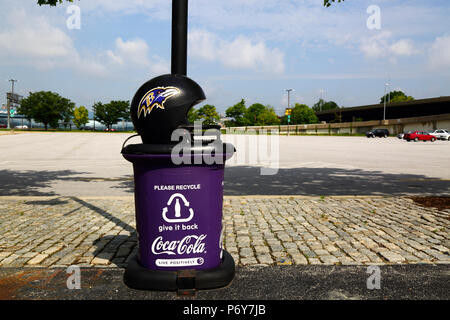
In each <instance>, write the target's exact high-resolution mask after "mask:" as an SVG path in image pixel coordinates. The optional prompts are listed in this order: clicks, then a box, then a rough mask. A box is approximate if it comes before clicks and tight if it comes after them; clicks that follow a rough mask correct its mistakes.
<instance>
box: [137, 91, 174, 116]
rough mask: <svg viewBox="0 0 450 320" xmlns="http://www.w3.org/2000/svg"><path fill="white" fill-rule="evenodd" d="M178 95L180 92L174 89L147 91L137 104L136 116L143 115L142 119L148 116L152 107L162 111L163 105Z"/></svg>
mask: <svg viewBox="0 0 450 320" xmlns="http://www.w3.org/2000/svg"><path fill="white" fill-rule="evenodd" d="M179 93H180V90H179V89H178V88H175V87H157V88H153V89H152V90H150V91H148V92H147V93H146V94H145V95H144V96H143V97H142V99H141V101H140V102H139V107H138V110H137V116H138V118H139V117H140V115H141V113H142V112H143V113H144V117H145V116H147V114H149V113H150V112H151V111H152V110H153V108H154V107H157V108H159V109H164V103H165V102H166V100H167V99H169V98H170V97H173V96H175V95H177V94H179Z"/></svg>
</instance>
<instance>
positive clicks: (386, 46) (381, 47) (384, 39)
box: [359, 31, 417, 61]
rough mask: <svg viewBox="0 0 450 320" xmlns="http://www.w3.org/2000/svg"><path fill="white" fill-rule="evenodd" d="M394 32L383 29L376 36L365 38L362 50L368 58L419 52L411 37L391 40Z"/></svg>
mask: <svg viewBox="0 0 450 320" xmlns="http://www.w3.org/2000/svg"><path fill="white" fill-rule="evenodd" d="M391 38H392V32H390V31H382V32H380V33H377V34H376V35H374V36H371V37H368V38H363V39H362V40H361V44H360V47H359V48H360V50H361V52H362V53H363V54H364V56H365V57H366V58H380V57H388V56H389V57H391V58H393V60H391V61H395V57H400V56H411V55H413V54H416V53H417V50H416V48H415V46H414V43H413V41H412V40H410V39H400V40H398V41H393V40H391Z"/></svg>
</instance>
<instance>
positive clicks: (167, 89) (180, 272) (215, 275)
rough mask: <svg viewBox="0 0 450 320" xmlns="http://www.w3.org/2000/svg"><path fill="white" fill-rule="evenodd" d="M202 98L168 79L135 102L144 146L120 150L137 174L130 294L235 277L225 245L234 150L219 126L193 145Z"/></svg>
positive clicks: (187, 83) (193, 88) (194, 87)
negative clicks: (193, 117) (194, 113)
mask: <svg viewBox="0 0 450 320" xmlns="http://www.w3.org/2000/svg"><path fill="white" fill-rule="evenodd" d="M149 96H150V98H148V97H149ZM203 99H204V93H203V91H202V90H201V88H200V87H199V86H198V84H196V83H195V82H194V81H193V80H191V79H189V78H187V77H185V76H180V75H164V76H160V77H157V78H154V79H152V80H150V81H148V82H147V83H145V84H144V85H143V86H142V87H141V88H140V89H139V90H138V91H137V93H136V95H135V97H134V98H133V101H132V103H131V118H132V120H133V123H134V125H135V128H136V130H137V132H138V134H139V135H140V136H141V138H142V141H143V143H140V144H130V145H127V146H124V147H122V155H123V156H124V158H125V159H127V160H128V161H130V162H131V163H132V164H133V171H134V187H135V188H134V193H135V208H136V230H137V234H138V245H139V250H138V252H139V254H138V255H137V256H136V257H133V258H132V259H131V260H130V262H129V263H128V265H127V268H126V270H125V273H124V281H125V283H126V284H127V285H128V286H130V287H132V288H136V289H145V290H185V289H212V288H218V287H223V286H226V285H228V284H229V283H230V282H231V280H232V279H233V277H234V272H235V265H234V260H233V258H232V257H231V255H230V254H229V253H227V252H226V251H225V250H223V247H222V231H223V230H222V204H223V183H224V168H225V161H226V160H228V159H229V158H231V157H232V156H233V154H234V152H235V150H234V146H232V145H231V144H227V143H223V142H222V141H221V139H220V130H219V129H220V126H218V125H212V126H206V127H205V126H203V127H202V129H201V131H200V135H201V134H202V132H204V131H205V130H209V131H207V132H208V136H209V138H208V137H207V139H203V138H205V136H203V135H201V138H202V139H200V140H197V141H196V140H195V138H196V137H197V135H196V134H194V132H196V126H193V125H190V124H189V123H187V119H186V116H187V113H188V111H189V109H190V108H191V107H192V106H193V105H194V104H195V103H198V102H199V101H201V100H203ZM176 130H179V131H176ZM210 130H213V133H214V134H213V136H214V137H213V138H211V136H210V134H211V131H210ZM197 131H198V130H197ZM174 132H176V133H178V135H176V136H175V138H174V136H173V133H174ZM177 139H178V140H177ZM125 143H126V141H125ZM125 143H124V145H125ZM174 150H177V152H175V151H174ZM177 160H179V161H177ZM180 162H181V163H180Z"/></svg>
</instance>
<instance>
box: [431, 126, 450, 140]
mask: <svg viewBox="0 0 450 320" xmlns="http://www.w3.org/2000/svg"><path fill="white" fill-rule="evenodd" d="M430 134H432V135H433V136H435V137H436V138H437V139H439V140H448V141H450V132H449V131H448V130H445V129H437V130H434V131H433V132H430Z"/></svg>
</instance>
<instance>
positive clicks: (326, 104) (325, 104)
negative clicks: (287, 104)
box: [312, 99, 339, 112]
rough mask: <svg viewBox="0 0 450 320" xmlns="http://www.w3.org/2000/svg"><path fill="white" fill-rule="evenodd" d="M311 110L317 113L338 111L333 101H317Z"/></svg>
mask: <svg viewBox="0 0 450 320" xmlns="http://www.w3.org/2000/svg"><path fill="white" fill-rule="evenodd" d="M312 109H313V110H314V111H315V112H319V111H325V110H333V109H339V106H338V104H337V103H336V102H334V101H325V100H323V99H319V101H317V102H316V103H315V104H314V105H313V107H312Z"/></svg>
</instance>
